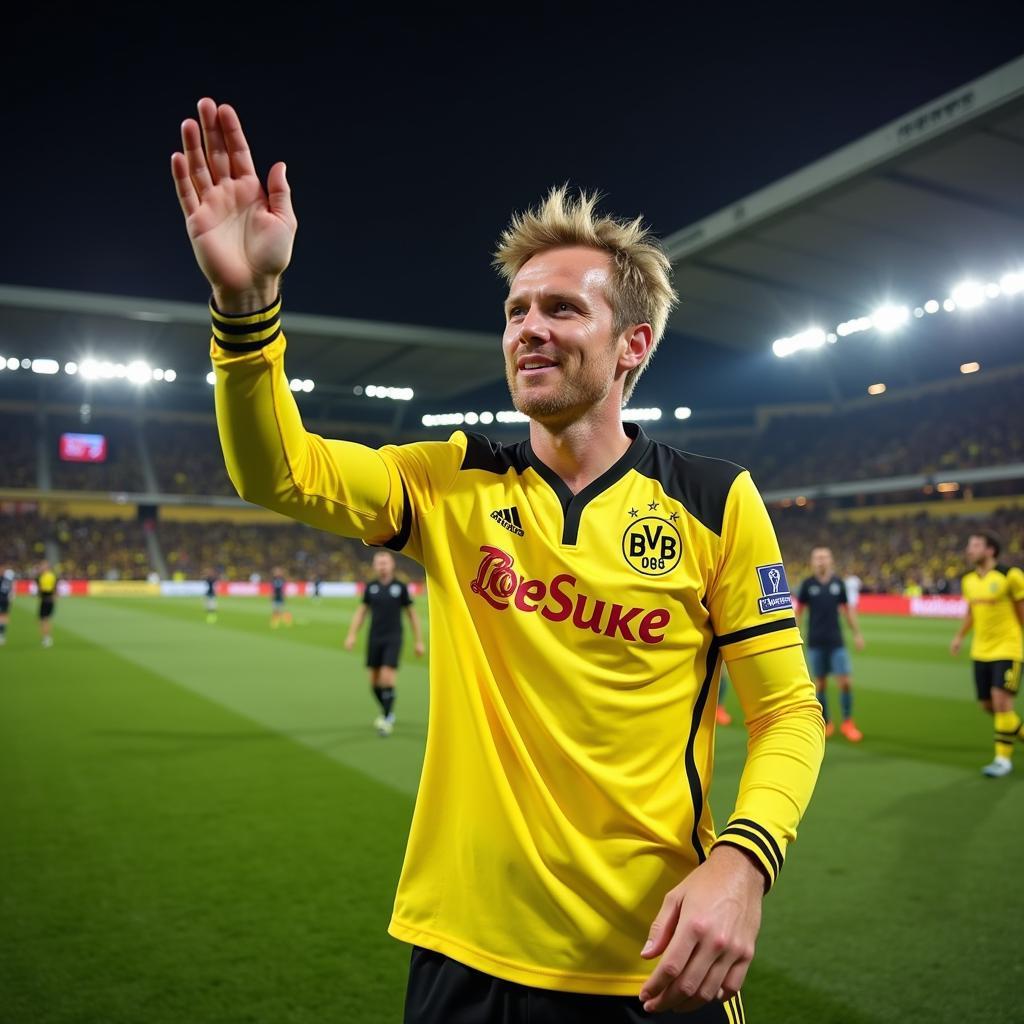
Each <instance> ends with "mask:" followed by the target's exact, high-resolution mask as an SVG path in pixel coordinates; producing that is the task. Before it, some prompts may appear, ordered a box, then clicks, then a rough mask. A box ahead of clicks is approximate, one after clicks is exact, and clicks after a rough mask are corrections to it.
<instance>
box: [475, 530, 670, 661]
mask: <svg viewBox="0 0 1024 1024" xmlns="http://www.w3.org/2000/svg"><path fill="white" fill-rule="evenodd" d="M480 550H481V551H482V552H483V558H482V559H481V560H480V565H479V566H478V567H477V571H476V577H475V578H474V579H473V580H472V581H471V582H470V584H469V589H470V590H471V591H472V592H473V593H474V594H479V595H480V597H482V598H483V599H484V600H485V601H486V602H487V603H488V604H489V605H490V606H491V607H492V608H496V609H497V610H498V611H506V610H507V609H508V608H509V607H510V606H511V605H514V606H515V608H516V610H517V611H520V612H526V613H530V612H536V611H539V612H540V614H541V615H542V616H543V617H544V618H545V619H547V620H548V621H549V622H565V621H567V620H568V619H569V618H570V617H571V619H572V625H573V626H575V627H576V629H580V630H589V631H590V632H592V633H597V634H598V635H603V636H607V637H611V638H614V637H615V636H619V637H621V638H622V639H623V640H626V641H629V642H633V643H635V642H636V641H637V640H639V641H640V642H641V643H645V644H660V643H661V642H662V641H663V640H664V639H665V630H666V627H667V626H668V624H669V622H670V621H671V619H672V614H671V612H669V611H668V609H667V608H654V609H644V608H637V607H631V608H627V607H625V606H623V605H621V604H618V603H617V602H609V601H607V600H604V599H602V598H597V597H591V596H590V595H589V594H584V593H581V592H580V591H578V590H577V589H576V577H575V576H572V575H570V574H569V573H566V572H563V573H559V574H558V575H557V576H555V577H554V578H553V579H552V580H551V582H550V583H545V582H544V581H543V580H536V579H530V578H529V577H528V576H527V575H526V574H525V573H523V572H516V571H515V569H514V568H513V566H514V565H515V559H514V558H513V557H512V556H511V555H510V554H509V553H508V552H507V551H502V550H501V548H496V547H492V546H490V545H483V546H481V548H480ZM637 618H639V620H640V621H639V623H638V624H634V622H633V620H634V619H637ZM634 630H635V632H634Z"/></svg>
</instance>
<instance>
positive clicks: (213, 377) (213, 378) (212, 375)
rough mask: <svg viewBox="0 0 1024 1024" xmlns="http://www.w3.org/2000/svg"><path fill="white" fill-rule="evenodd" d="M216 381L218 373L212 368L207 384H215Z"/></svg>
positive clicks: (207, 376) (207, 377)
mask: <svg viewBox="0 0 1024 1024" xmlns="http://www.w3.org/2000/svg"><path fill="white" fill-rule="evenodd" d="M216 382H217V375H216V374H215V373H214V372H213V370H211V371H210V372H209V373H208V374H207V375H206V383H207V384H215V383H216Z"/></svg>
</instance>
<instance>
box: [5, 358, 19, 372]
mask: <svg viewBox="0 0 1024 1024" xmlns="http://www.w3.org/2000/svg"><path fill="white" fill-rule="evenodd" d="M19 366H21V362H20V361H19V360H17V359H15V358H14V356H11V357H10V359H8V360H7V369H8V370H17V369H18V367H19Z"/></svg>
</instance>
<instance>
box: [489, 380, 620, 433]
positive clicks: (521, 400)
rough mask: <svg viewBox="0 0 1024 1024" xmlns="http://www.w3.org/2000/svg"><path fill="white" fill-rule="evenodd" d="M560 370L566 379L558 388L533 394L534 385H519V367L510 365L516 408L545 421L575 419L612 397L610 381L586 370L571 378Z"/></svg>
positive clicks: (513, 398) (557, 421)
mask: <svg viewBox="0 0 1024 1024" xmlns="http://www.w3.org/2000/svg"><path fill="white" fill-rule="evenodd" d="M560 372H561V373H562V382H561V384H560V386H559V387H558V388H557V389H556V390H555V391H553V392H552V391H550V390H547V391H545V393H542V394H531V389H530V388H519V387H517V382H516V368H515V366H514V365H513V366H506V368H505V382H506V384H507V385H508V391H509V395H510V396H511V397H512V405H513V406H514V407H515V409H516V411H517V412H521V413H522V414H523V415H524V416H529V418H530V419H531V420H537V421H538V422H539V423H544V424H557V423H559V422H572V421H573V420H576V419H578V418H579V417H580V416H581V415H582V414H583V413H584V412H586V410H587V409H590V408H592V407H593V406H595V405H597V404H598V403H599V402H602V401H603V400H604V399H605V398H607V397H608V392H609V391H610V390H611V381H610V380H609V381H605V380H603V379H599V378H598V377H597V376H595V375H594V374H586V373H576V374H574V375H573V376H571V377H570V376H568V375H567V374H566V373H565V370H564V368H563V369H562V370H561V371H560Z"/></svg>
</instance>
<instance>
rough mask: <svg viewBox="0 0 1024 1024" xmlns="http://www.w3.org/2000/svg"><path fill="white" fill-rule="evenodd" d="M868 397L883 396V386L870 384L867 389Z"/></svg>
mask: <svg viewBox="0 0 1024 1024" xmlns="http://www.w3.org/2000/svg"><path fill="white" fill-rule="evenodd" d="M868 394H869V395H884V394H885V385H884V384H872V385H870V386H869V387H868Z"/></svg>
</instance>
